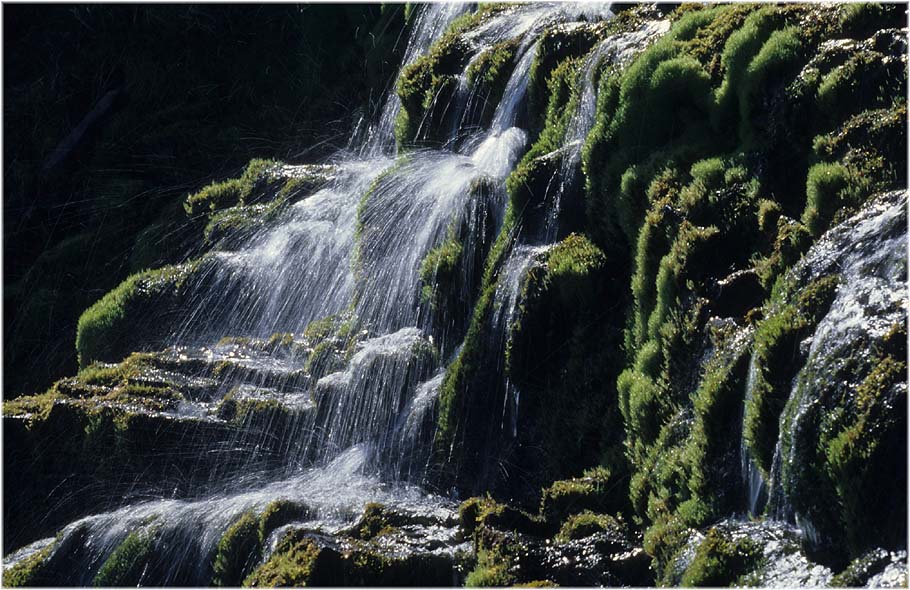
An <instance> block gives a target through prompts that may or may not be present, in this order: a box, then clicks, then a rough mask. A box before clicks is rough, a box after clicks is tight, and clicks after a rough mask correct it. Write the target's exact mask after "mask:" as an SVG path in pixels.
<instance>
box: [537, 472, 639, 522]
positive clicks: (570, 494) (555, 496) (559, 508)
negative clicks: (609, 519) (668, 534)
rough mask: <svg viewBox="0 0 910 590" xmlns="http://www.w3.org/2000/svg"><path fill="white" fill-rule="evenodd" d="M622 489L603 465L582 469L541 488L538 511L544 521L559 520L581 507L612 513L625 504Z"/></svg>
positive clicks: (574, 512) (579, 509)
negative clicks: (581, 473) (576, 475)
mask: <svg viewBox="0 0 910 590" xmlns="http://www.w3.org/2000/svg"><path fill="white" fill-rule="evenodd" d="M625 496H626V490H625V489H624V486H622V485H621V484H620V482H619V481H617V480H616V479H614V478H613V477H612V476H611V473H610V470H609V469H607V468H605V467H596V468H593V469H590V470H588V471H585V473H584V474H583V475H582V477H577V478H573V479H567V480H562V481H556V482H553V484H552V485H550V487H548V488H546V489H545V490H543V493H542V496H541V500H540V512H541V514H543V515H544V517H546V519H547V520H548V521H556V522H562V521H564V520H565V519H566V518H567V517H569V516H571V515H573V514H578V513H581V512H584V511H594V512H599V513H616V512H620V511H622V510H624V509H625V507H626V502H627V500H626V498H625Z"/></svg>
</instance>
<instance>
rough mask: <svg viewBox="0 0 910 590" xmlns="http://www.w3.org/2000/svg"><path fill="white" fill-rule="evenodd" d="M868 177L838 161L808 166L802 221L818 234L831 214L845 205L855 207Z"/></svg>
mask: <svg viewBox="0 0 910 590" xmlns="http://www.w3.org/2000/svg"><path fill="white" fill-rule="evenodd" d="M869 191H870V186H869V182H868V179H866V178H863V177H862V176H860V175H859V174H858V173H857V171H856V170H853V169H850V168H848V167H846V166H843V165H841V164H827V163H821V164H816V165H814V166H812V168H810V169H809V176H808V178H806V209H805V211H804V212H803V217H802V222H803V223H804V224H805V225H806V227H807V228H808V229H809V231H811V232H812V234H813V235H814V236H819V235H821V234H822V233H823V232H824V231H825V230H826V229H828V226H829V225H830V224H831V221H832V220H833V219H834V216H835V214H836V213H837V212H838V211H839V210H840V209H843V208H845V207H851V206H852V207H855V206H857V205H859V204H860V203H861V202H862V199H863V198H865V197H866V196H868V194H869Z"/></svg>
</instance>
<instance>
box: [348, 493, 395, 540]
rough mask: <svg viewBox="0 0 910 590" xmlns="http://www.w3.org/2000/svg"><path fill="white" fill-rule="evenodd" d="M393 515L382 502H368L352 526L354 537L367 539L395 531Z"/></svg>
mask: <svg viewBox="0 0 910 590" xmlns="http://www.w3.org/2000/svg"><path fill="white" fill-rule="evenodd" d="M394 521H395V518H394V515H393V514H392V513H391V512H390V511H389V510H388V509H387V508H386V507H385V506H383V505H382V504H378V503H376V502H370V503H369V504H367V505H366V507H365V508H364V510H363V516H361V517H360V521H358V523H357V524H356V525H355V526H354V537H356V538H358V539H361V540H363V541H369V540H371V539H374V538H375V537H379V536H382V535H386V534H389V533H392V532H394V531H395V528H396V527H395V523H394Z"/></svg>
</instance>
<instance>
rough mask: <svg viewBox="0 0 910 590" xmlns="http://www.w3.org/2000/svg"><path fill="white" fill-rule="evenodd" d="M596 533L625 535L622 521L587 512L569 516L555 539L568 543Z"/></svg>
mask: <svg viewBox="0 0 910 590" xmlns="http://www.w3.org/2000/svg"><path fill="white" fill-rule="evenodd" d="M596 533H610V534H614V535H623V534H624V527H623V525H622V523H621V522H620V521H618V520H617V519H616V518H614V517H612V516H610V515H609V514H598V513H596V512H591V511H590V510H585V511H584V512H580V513H578V514H573V515H571V516H569V518H567V519H566V521H565V522H564V523H563V524H562V527H561V528H560V529H559V533H557V534H556V537H555V538H556V540H557V541H562V542H568V541H574V540H575V539H581V538H584V537H590V536H591V535H593V534H596Z"/></svg>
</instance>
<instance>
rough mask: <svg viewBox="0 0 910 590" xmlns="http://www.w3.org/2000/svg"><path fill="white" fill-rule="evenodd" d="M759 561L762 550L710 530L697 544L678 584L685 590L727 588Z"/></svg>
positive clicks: (752, 543) (743, 540) (713, 529)
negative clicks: (690, 589) (691, 589)
mask: <svg viewBox="0 0 910 590" xmlns="http://www.w3.org/2000/svg"><path fill="white" fill-rule="evenodd" d="M760 560H761V548H760V547H759V546H758V545H757V544H756V543H755V542H753V541H750V540H749V539H738V540H734V539H731V538H728V537H727V536H725V535H724V533H723V532H721V531H720V530H719V529H716V528H712V529H710V530H709V531H708V533H707V534H706V535H705V537H704V539H703V540H702V541H701V542H700V543H699V544H698V547H697V548H696V549H695V557H694V559H693V560H692V563H691V564H689V566H688V567H687V568H686V570H685V571H684V572H683V574H682V578H681V579H680V582H679V583H680V585H682V586H686V587H701V586H708V587H720V586H729V585H731V584H733V583H734V582H736V580H737V579H738V578H739V577H740V576H743V575H745V574H747V573H749V572H750V571H752V570H753V569H754V568H755V567H756V566H757V565H759V563H760Z"/></svg>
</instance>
